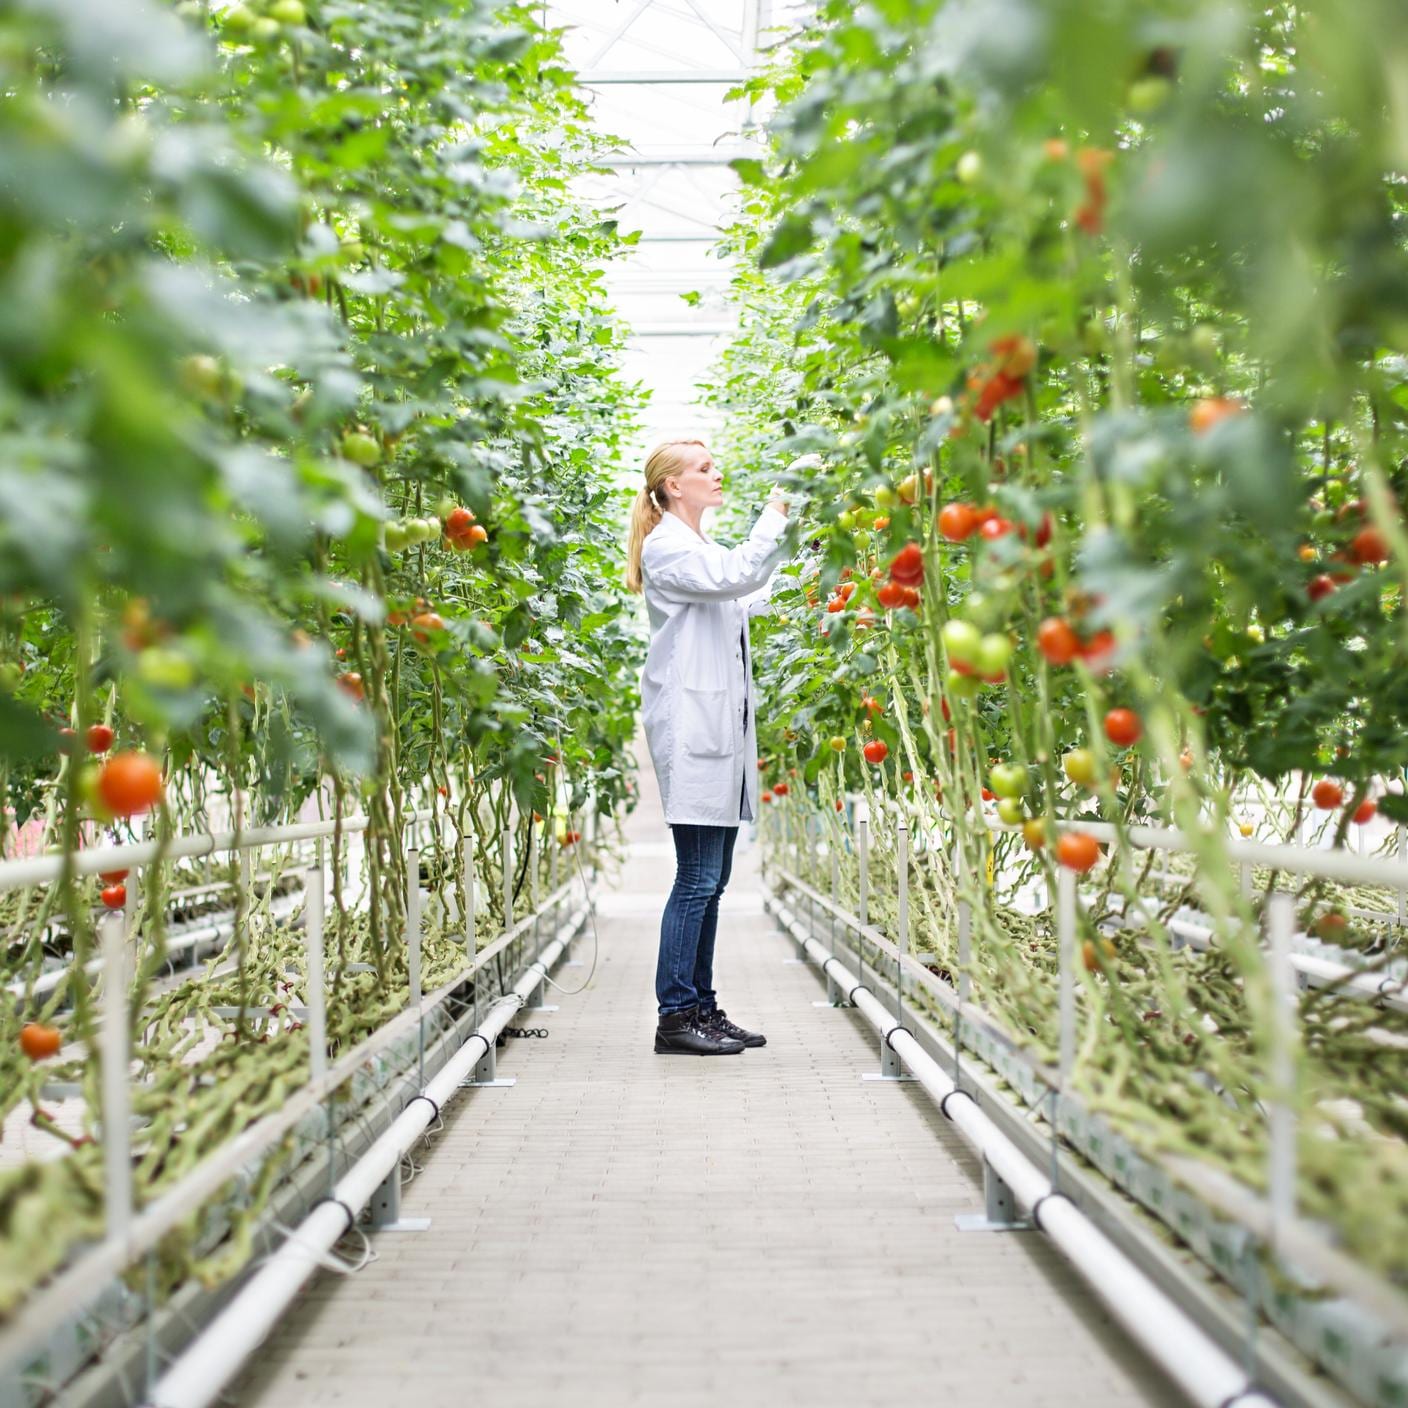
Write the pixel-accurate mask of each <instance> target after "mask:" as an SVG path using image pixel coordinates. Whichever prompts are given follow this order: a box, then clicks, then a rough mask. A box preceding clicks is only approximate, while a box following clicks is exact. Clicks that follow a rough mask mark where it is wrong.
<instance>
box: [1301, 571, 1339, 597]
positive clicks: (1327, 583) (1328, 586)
mask: <svg viewBox="0 0 1408 1408" xmlns="http://www.w3.org/2000/svg"><path fill="white" fill-rule="evenodd" d="M1334 589H1335V582H1334V578H1333V577H1327V576H1326V575H1325V573H1323V572H1322V573H1321V574H1320V575H1319V576H1318V577H1312V578H1311V579H1310V585H1309V586H1308V587H1306V589H1305V594H1306V596H1308V597H1309V598H1310V599H1311V601H1320V600H1322V599H1323V598H1325V597H1327V596H1329V595H1330V593H1331V592H1332V591H1334Z"/></svg>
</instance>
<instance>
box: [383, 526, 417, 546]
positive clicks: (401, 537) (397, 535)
mask: <svg viewBox="0 0 1408 1408" xmlns="http://www.w3.org/2000/svg"><path fill="white" fill-rule="evenodd" d="M410 541H411V540H410V538H409V537H408V536H407V534H406V527H405V524H403V523H388V524H387V525H386V550H387V552H401V551H403V550H404V549H405V547H406V545H407V544H408V543H409V542H410Z"/></svg>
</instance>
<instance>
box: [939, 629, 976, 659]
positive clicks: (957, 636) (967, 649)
mask: <svg viewBox="0 0 1408 1408" xmlns="http://www.w3.org/2000/svg"><path fill="white" fill-rule="evenodd" d="M940 638H941V639H942V640H943V643H944V650H945V652H946V653H947V654H948V658H949V659H950V660H957V661H958V663H959V664H960V665H974V664H976V663H977V659H978V651H979V649H980V648H981V646H982V640H983V637H982V633H981V632H980V631H979V630H978V628H977V627H976V626H975V625H973V623H972V622H971V621H959V620H957V619H954V620H952V621H945V622H944V628H943V631H942V632H941V636H940Z"/></svg>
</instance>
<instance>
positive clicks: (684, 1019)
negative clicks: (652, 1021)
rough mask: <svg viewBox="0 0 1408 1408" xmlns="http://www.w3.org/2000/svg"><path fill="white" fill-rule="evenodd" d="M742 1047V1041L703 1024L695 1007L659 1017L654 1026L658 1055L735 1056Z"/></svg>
mask: <svg viewBox="0 0 1408 1408" xmlns="http://www.w3.org/2000/svg"><path fill="white" fill-rule="evenodd" d="M742 1050H743V1043H742V1042H741V1041H734V1040H733V1039H732V1038H730V1037H727V1036H724V1035H723V1034H722V1033H721V1032H716V1031H714V1030H713V1029H712V1028H711V1027H706V1026H704V1025H703V1024H702V1023H701V1022H700V1020H699V1009H698V1008H697V1007H687V1008H685V1010H684V1011H683V1012H672V1013H671V1014H670V1015H669V1016H668V1017H661V1018H660V1025H659V1026H658V1027H656V1028H655V1054H656V1055H657V1056H737V1055H738V1053H739V1052H740V1051H742Z"/></svg>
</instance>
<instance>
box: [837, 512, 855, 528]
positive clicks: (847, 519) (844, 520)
mask: <svg viewBox="0 0 1408 1408" xmlns="http://www.w3.org/2000/svg"><path fill="white" fill-rule="evenodd" d="M836 526H837V527H838V528H840V529H843V530H844V531H845V532H847V533H849V532H850V531H851V529H852V528H854V527H855V526H856V516H855V513H854V512H853V511H852V510H851V509H848V508H843V509H842V510H841V512H840V513H838V514H837V515H836Z"/></svg>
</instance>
